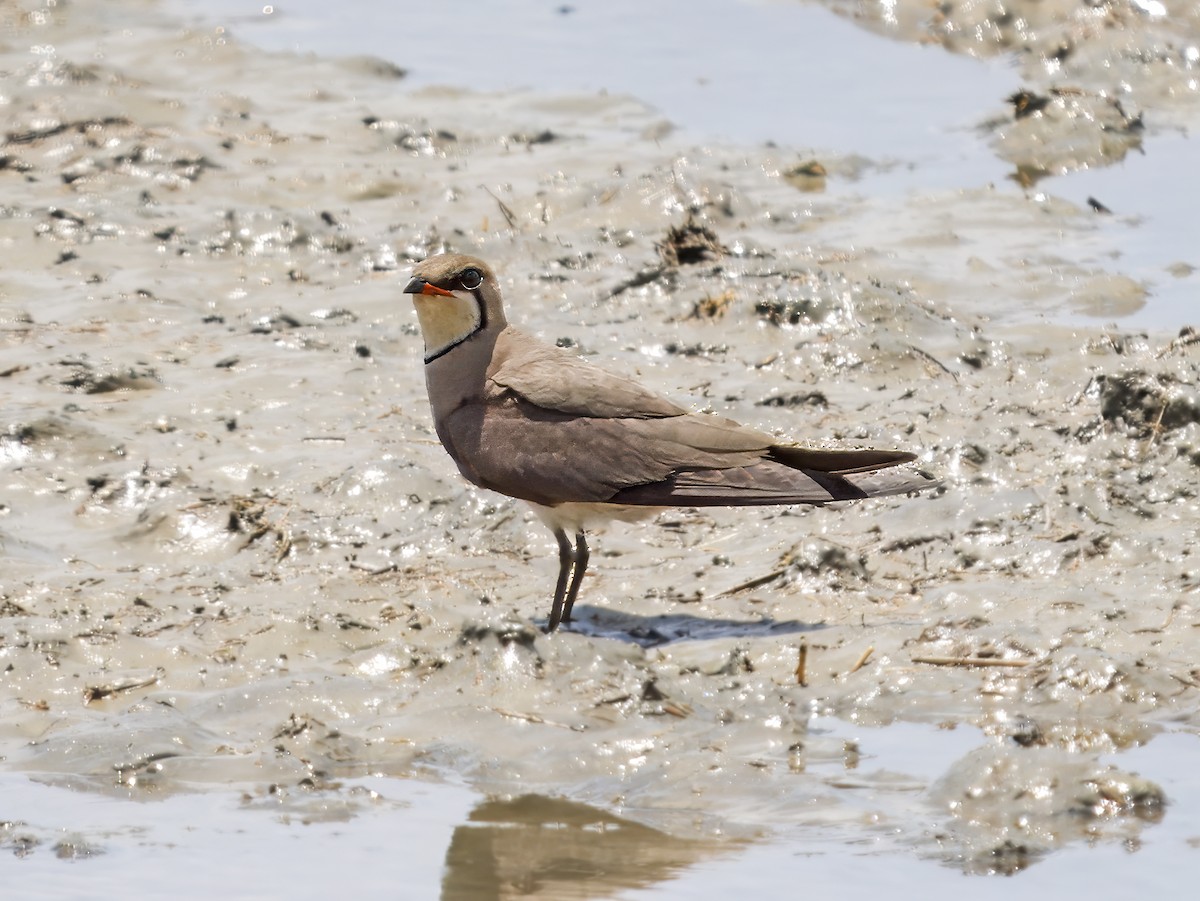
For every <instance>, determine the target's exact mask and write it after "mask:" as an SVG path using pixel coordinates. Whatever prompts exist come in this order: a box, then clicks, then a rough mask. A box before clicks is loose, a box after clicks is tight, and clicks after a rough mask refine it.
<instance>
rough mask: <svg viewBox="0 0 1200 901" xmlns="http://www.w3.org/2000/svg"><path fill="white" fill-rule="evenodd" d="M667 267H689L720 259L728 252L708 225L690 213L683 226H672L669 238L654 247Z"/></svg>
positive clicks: (668, 231) (668, 232)
mask: <svg viewBox="0 0 1200 901" xmlns="http://www.w3.org/2000/svg"><path fill="white" fill-rule="evenodd" d="M654 247H655V249H656V250H657V251H658V255H659V256H660V257H661V258H662V261H663V263H664V264H666V265H667V266H671V267H678V266H689V265H695V264H697V263H705V262H708V261H710V260H717V259H720V258H721V257H722V256H724V255H725V253H726V252H727V251H726V249H725V246H724V245H723V244H721V240H720V239H719V238H718V237H717V234H716V232H714V231H713V230H712V229H711V228H709V227H708V226H707V225H702V224H700V223H699V222H697V221H696V217H695V215H693V214H691V213H689V214H688V217H687V221H686V222H684V223H683V225H672V226H671V227H670V228H669V229H668V230H667V237H666V239H665V240H663V241H660V242H659V243H657V244H655V245H654Z"/></svg>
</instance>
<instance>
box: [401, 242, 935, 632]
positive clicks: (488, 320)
mask: <svg viewBox="0 0 1200 901" xmlns="http://www.w3.org/2000/svg"><path fill="white" fill-rule="evenodd" d="M404 292H405V293H406V294H412V295H413V302H414V304H415V305H416V308H417V318H418V319H419V320H420V323H421V334H422V335H423V337H424V339H425V383H426V386H427V388H428V391H429V403H430V406H431V407H432V408H433V421H434V425H435V426H436V428H437V434H438V437H439V438H440V439H441V441H442V445H443V446H444V447H445V448H446V450H447V452H448V453H449V454H450V456H451V457H452V458H453V459H454V462H455V463H457V464H458V468H459V471H461V472H462V474H463V475H464V476H465V477H466V478H467V480H468V481H470V482H472V483H474V484H476V485H479V486H480V487H481V488H490V489H491V490H492V491H498V492H500V493H501V494H507V495H508V496H509V497H515V498H520V499H521V500H523V501H525V502H527V503H528V504H529V505H530V506H531V507H532V508H533V510H534V512H535V513H537V515H538V516H539V517H540V518H541V519H542V521H543V522H544V523H546V525H547V526H549V527H550V529H551V530H552V531H553V532H554V537H555V538H556V539H557V540H558V549H559V554H558V559H559V569H558V584H557V585H556V586H555V589H554V604H553V607H552V608H551V610H550V620H549V624H548V626H547V631H549V632H553V631H554V630H555V629H556V628H558V624H559V623H560V622H570V620H571V608H572V607H573V606H574V605H575V598H576V596H578V594H579V585H580V583H581V582H582V581H583V575H584V573H585V572H586V571H587V564H588V546H587V538H586V536H585V529H587V528H588V527H589V526H590V525H592V524H594V523H597V522H604V521H607V520H611V519H621V520H626V521H631V520H636V519H641V518H643V517H645V516H649V515H651V514H653V513H656V512H657V511H658V509H659V508H662V507H738V506H759V505H766V504H824V503H828V502H829V501H843V500H856V499H858V498H864V497H879V496H881V495H889V494H904V493H907V492H910V491H918V490H920V489H922V488H928V487H931V486H932V485H934V484H936V483H935V482H934V481H932V480H930V479H927V478H925V477H923V476H921V475H920V474H918V473H915V472H912V471H904V470H901V471H895V470H891V469H889V467H893V466H896V465H898V464H901V463H908V462H910V461H911V460H915V459H916V455H915V454H909V453H904V452H902V451H886V450H825V449H815V448H807V447H797V446H795V445H790V444H780V443H779V442H778V441H777V440H776V439H775V438H774V437H772V436H771V435H768V434H765V433H764V432H759V431H756V430H755V429H749V428H746V427H745V426H742V425H739V424H738V423H736V422H733V421H732V420H729V419H724V418H722V417H720V416H714V415H712V414H707V413H696V412H690V411H688V410H685V409H683V408H682V407H679V406H677V405H675V404H674V403H672V402H671V401H669V400H667V399H666V398H664V397H660V396H659V395H657V394H654V393H653V392H651V391H648V390H647V389H645V388H643V387H642V386H641V385H639V384H638V383H637V382H634V381H632V380H630V379H627V378H624V377H622V376H619V375H614V374H612V373H609V372H605V371H604V370H603V369H600V368H598V367H596V366H593V365H591V364H590V363H587V362H586V361H584V360H582V359H580V358H579V357H578V356H576V355H575V354H572V353H570V352H568V351H565V350H563V349H562V348H559V347H555V346H553V345H550V344H546V343H545V342H543V341H539V340H538V339H537V338H534V337H533V336H532V335H528V334H526V333H524V332H521V331H519V330H518V329H515V328H513V327H512V326H510V325H509V324H508V322H507V320H506V319H505V317H504V302H503V299H502V298H501V296H500V286H499V284H498V283H497V280H496V276H495V274H494V273H493V272H492V270H491V268H490V267H489V266H488V265H487V264H486V263H484V262H483V261H482V260H478V259H475V258H474V257H469V256H464V255H462V254H457V253H444V254H438V255H437V256H432V257H429V258H428V259H427V260H425V261H424V262H422V263H420V264H419V265H417V266H416V267H415V268H414V269H413V277H412V281H410V282H409V283H408V285H407V286H406V287H405V289H404ZM572 536H574V541H573V542H572Z"/></svg>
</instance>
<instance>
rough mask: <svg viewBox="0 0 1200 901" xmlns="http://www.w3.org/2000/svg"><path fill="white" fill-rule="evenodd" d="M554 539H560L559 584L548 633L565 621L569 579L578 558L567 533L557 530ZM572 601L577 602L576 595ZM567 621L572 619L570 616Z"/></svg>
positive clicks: (556, 588)
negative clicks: (564, 604) (564, 614)
mask: <svg viewBox="0 0 1200 901" xmlns="http://www.w3.org/2000/svg"><path fill="white" fill-rule="evenodd" d="M554 537H555V538H557V539H558V584H557V585H556V586H555V587H554V606H553V607H551V608H550V622H549V623H548V624H547V626H546V631H547V632H553V631H554V630H555V629H557V628H558V624H559V623H560V622H562V620H563V599H564V598H565V597H566V594H567V578H568V577H569V576H570V575H571V569H572V568H573V567H574V566H575V558H576V553H575V548H573V547H572V546H571V539H570V538H568V537H567V533H566V532H564V531H563V530H562V529H555V530H554ZM585 550H586V547H585ZM571 585H572V587H575V582H574V581H572V582H571ZM571 600H572V601H574V600H575V596H574V594H572V595H571ZM570 609H571V608H570V606H568V607H567V613H568V614H569V613H570ZM567 619H570V616H569V615H568V616H567Z"/></svg>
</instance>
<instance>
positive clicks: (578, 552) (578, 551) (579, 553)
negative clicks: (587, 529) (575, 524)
mask: <svg viewBox="0 0 1200 901" xmlns="http://www.w3.org/2000/svg"><path fill="white" fill-rule="evenodd" d="M589 556H590V555H589V554H588V546H587V537H586V536H585V535H584V534H583V529H580V530H579V531H578V532H576V533H575V573H574V575H572V576H571V589H570V591H568V592H567V606H566V608H565V609H564V610H563V616H562V618H563V622H564V623H569V622H570V621H571V608H572V607H574V606H575V596H576V595H578V594H579V585H580V583H581V582H582V581H583V574H584V573H586V572H587V565H588V557H589Z"/></svg>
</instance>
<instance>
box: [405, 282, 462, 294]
mask: <svg viewBox="0 0 1200 901" xmlns="http://www.w3.org/2000/svg"><path fill="white" fill-rule="evenodd" d="M404 293H405V294H433V295H436V296H441V297H453V296H454V292H453V291H447V290H446V289H445V288H439V287H438V286H437V285H431V284H429V282H427V281H425V279H423V278H414V279H413V280H412V281H411V282H409V283H408V284H407V285H406V286H405V288H404Z"/></svg>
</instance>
